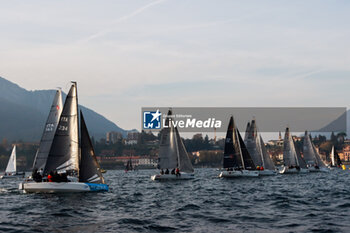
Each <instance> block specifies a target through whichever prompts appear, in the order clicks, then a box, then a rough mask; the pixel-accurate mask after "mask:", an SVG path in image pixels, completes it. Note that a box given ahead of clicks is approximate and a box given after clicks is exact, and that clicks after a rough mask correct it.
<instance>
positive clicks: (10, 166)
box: [5, 145, 17, 173]
mask: <svg viewBox="0 0 350 233" xmlns="http://www.w3.org/2000/svg"><path fill="white" fill-rule="evenodd" d="M16 167H17V165H16V145H15V146H13V149H12V152H11V156H10V159H9V162H8V163H7V167H6V170H5V172H6V173H16Z"/></svg>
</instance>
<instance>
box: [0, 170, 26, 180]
mask: <svg viewBox="0 0 350 233" xmlns="http://www.w3.org/2000/svg"><path fill="white" fill-rule="evenodd" d="M18 178H24V172H23V173H18V174H15V175H3V176H0V179H18Z"/></svg>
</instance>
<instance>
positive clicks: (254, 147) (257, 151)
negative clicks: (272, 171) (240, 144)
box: [244, 120, 263, 167]
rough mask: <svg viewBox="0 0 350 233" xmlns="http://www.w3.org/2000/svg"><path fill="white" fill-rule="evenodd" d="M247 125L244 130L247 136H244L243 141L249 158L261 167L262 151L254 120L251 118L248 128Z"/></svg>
mask: <svg viewBox="0 0 350 233" xmlns="http://www.w3.org/2000/svg"><path fill="white" fill-rule="evenodd" d="M248 126H249V124H248ZM248 126H247V130H246V135H247V136H246V137H245V140H244V143H245V145H246V146H247V149H248V151H249V154H250V156H251V158H252V159H253V161H254V164H255V165H257V166H260V167H261V166H263V160H262V151H261V148H259V146H260V140H259V137H258V130H257V127H256V124H255V120H252V123H251V124H250V127H249V129H248Z"/></svg>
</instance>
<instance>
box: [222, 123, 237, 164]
mask: <svg viewBox="0 0 350 233" xmlns="http://www.w3.org/2000/svg"><path fill="white" fill-rule="evenodd" d="M235 128H236V127H235V125H234V121H233V117H232V116H231V118H230V122H229V125H228V128H227V133H226V138H225V149H224V164H223V167H224V168H241V167H242V160H241V154H240V150H239V146H238V140H237V134H236V129H235Z"/></svg>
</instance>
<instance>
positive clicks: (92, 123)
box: [0, 77, 127, 142]
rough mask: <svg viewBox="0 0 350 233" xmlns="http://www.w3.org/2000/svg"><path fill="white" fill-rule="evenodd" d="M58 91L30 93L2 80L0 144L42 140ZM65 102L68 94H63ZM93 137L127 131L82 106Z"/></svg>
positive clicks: (0, 79)
mask: <svg viewBox="0 0 350 233" xmlns="http://www.w3.org/2000/svg"><path fill="white" fill-rule="evenodd" d="M55 92H56V90H31V91H28V90H26V89H24V88H22V87H20V86H19V85H17V84H15V83H13V82H11V81H9V80H7V79H5V78H3V77H0V106H1V108H0V122H2V124H0V140H3V139H5V138H6V139H7V140H9V141H19V140H22V141H25V142H36V141H39V140H40V138H41V134H42V132H43V129H44V125H45V122H46V118H47V116H48V114H49V111H50V107H51V104H52V101H53V98H54V95H55ZM62 96H63V102H64V100H65V97H66V94H64V93H62ZM79 108H80V109H81V110H82V112H83V114H84V117H85V120H86V124H87V126H88V129H89V133H90V136H93V137H94V138H95V139H100V138H104V137H105V135H106V132H108V131H116V132H121V133H122V134H123V136H126V134H127V131H126V130H124V129H122V128H120V127H119V126H117V125H116V124H115V123H113V122H112V121H110V120H108V119H107V118H105V117H104V116H102V115H101V114H99V113H97V112H95V111H93V110H92V109H89V108H86V107H84V106H82V105H79Z"/></svg>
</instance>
